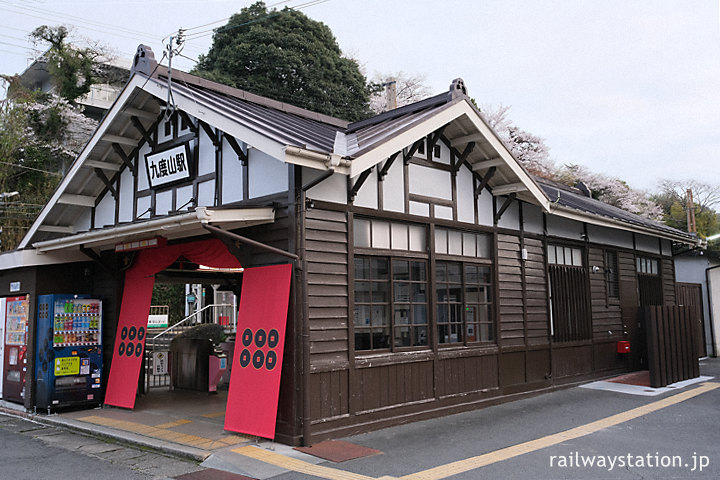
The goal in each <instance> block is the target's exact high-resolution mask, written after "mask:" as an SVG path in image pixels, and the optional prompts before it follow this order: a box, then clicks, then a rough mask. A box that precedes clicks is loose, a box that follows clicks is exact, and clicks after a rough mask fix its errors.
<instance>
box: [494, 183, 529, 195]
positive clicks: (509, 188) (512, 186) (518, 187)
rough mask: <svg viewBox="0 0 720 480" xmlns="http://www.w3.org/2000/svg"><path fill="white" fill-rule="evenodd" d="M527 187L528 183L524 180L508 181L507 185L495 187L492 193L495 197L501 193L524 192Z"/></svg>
mask: <svg viewBox="0 0 720 480" xmlns="http://www.w3.org/2000/svg"><path fill="white" fill-rule="evenodd" d="M527 189H528V188H527V185H525V184H524V183H523V182H517V183H508V184H506V185H499V186H497V187H495V188H493V190H492V194H493V196H494V197H498V196H500V195H507V194H508V193H517V192H524V191H526V190H527Z"/></svg>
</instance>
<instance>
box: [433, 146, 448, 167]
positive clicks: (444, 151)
mask: <svg viewBox="0 0 720 480" xmlns="http://www.w3.org/2000/svg"><path fill="white" fill-rule="evenodd" d="M437 144H438V145H440V158H437V157H435V156H434V155H433V156H432V160H433V162H438V163H444V164H445V165H450V149H449V148H448V147H447V145H445V144H444V143H443V142H440V141H439V142H438V143H437Z"/></svg>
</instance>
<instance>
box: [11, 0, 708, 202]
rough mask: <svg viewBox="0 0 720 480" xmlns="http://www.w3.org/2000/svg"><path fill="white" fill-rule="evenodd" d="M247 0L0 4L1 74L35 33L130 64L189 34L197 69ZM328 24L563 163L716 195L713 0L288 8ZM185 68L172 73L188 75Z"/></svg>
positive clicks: (368, 59)
mask: <svg viewBox="0 0 720 480" xmlns="http://www.w3.org/2000/svg"><path fill="white" fill-rule="evenodd" d="M250 3H252V2H251V1H247V0H241V1H229V0H202V1H200V0H149V1H135V0H94V1H80V0H78V1H66V0H54V1H50V0H22V1H19V0H0V12H2V15H0V73H4V74H12V73H20V72H21V71H22V70H24V68H25V67H26V66H27V64H28V58H29V56H30V48H31V47H32V45H31V43H30V42H29V41H28V40H27V34H28V33H29V32H30V31H31V30H32V29H33V28H35V27H37V26H39V25H42V24H47V25H59V24H65V25H74V26H75V32H76V33H77V34H79V35H82V36H85V37H88V38H91V39H96V40H101V41H103V42H104V43H106V44H107V45H108V46H110V47H113V48H114V49H116V51H117V52H118V54H119V55H120V56H124V57H127V58H130V57H132V55H133V53H134V52H135V48H136V47H137V45H138V44H140V43H145V44H148V45H150V46H151V47H152V48H153V50H154V51H155V52H156V56H157V57H158V58H159V57H160V56H162V51H163V37H166V36H168V35H170V34H172V33H173V32H175V31H177V29H178V28H181V27H182V28H185V29H191V28H193V27H201V26H203V25H205V24H209V23H211V22H215V21H218V20H223V21H222V22H220V23H215V24H212V25H208V26H204V27H201V28H195V29H192V30H189V31H188V33H190V34H196V35H195V36H192V35H191V36H190V37H189V40H188V42H187V46H186V48H185V50H184V52H183V53H184V54H186V55H187V56H189V57H193V58H196V57H197V55H198V54H200V53H204V52H206V51H207V49H208V48H209V46H210V43H211V41H212V33H211V32H207V33H206V34H201V32H203V31H206V30H208V29H211V28H213V27H217V26H221V25H223V24H224V23H225V19H227V18H228V17H229V16H230V15H231V14H233V13H235V12H238V11H239V10H240V9H241V8H242V7H244V6H247V5H249V4H250ZM266 3H267V4H268V5H273V4H275V5H277V6H278V7H279V8H282V7H284V6H286V5H287V6H290V7H297V8H299V9H300V10H301V11H302V12H304V13H305V14H306V15H308V16H309V17H311V18H313V19H315V20H319V21H322V22H324V23H325V24H327V25H328V26H329V27H330V28H331V29H332V31H333V32H334V34H335V36H336V38H337V39H338V43H339V44H340V47H341V48H342V49H343V51H344V52H346V53H347V54H349V55H350V56H352V57H353V58H355V59H357V60H359V61H360V62H361V63H362V64H363V67H364V68H365V71H366V74H367V75H368V76H369V77H372V76H373V75H375V74H376V73H379V74H389V73H393V72H398V71H403V72H405V73H407V74H410V75H424V76H425V79H426V84H427V85H428V86H429V87H430V88H431V90H432V91H433V92H434V93H440V92H442V91H445V90H446V89H447V88H448V86H449V85H450V83H451V81H452V80H453V79H454V78H456V77H462V78H463V79H464V80H465V84H466V86H467V87H468V93H469V94H470V96H471V97H474V98H475V99H476V101H477V102H478V103H479V104H492V105H500V104H502V105H506V106H508V105H509V106H511V109H510V112H509V115H510V117H511V119H512V120H513V122H514V123H515V124H516V125H518V126H519V127H520V128H522V129H524V130H527V131H529V132H531V133H534V134H536V135H539V136H541V137H543V138H544V139H545V141H546V143H547V144H548V146H549V147H550V155H551V157H552V158H553V159H554V160H555V162H556V163H558V164H565V163H579V164H583V165H587V166H588V167H589V168H590V169H591V170H593V171H596V172H599V173H605V174H607V175H611V176H616V177H619V178H622V179H624V180H626V181H627V182H628V183H629V184H630V185H631V186H633V187H636V188H641V189H646V190H655V189H656V187H657V183H658V182H659V181H660V180H661V179H665V178H672V179H696V180H701V181H705V182H708V183H711V184H717V185H720V20H719V19H720V14H719V13H718V0H675V1H664V0H662V1H661V0H642V1H641V0H635V1H633V0H623V1H616V0H602V1H598V0H594V1H583V0H558V1H551V0H474V1H472V0H468V1H459V0H458V1H452V0H445V1H441V0H434V1H428V0H315V1H311V0H294V1H289V2H274V1H272V0H268V1H267V2H266ZM192 65H193V63H192V62H191V61H190V60H184V59H180V61H179V62H178V63H177V66H178V67H179V68H181V69H183V70H189V69H190V68H192Z"/></svg>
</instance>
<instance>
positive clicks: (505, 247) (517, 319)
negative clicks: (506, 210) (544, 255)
mask: <svg viewBox="0 0 720 480" xmlns="http://www.w3.org/2000/svg"><path fill="white" fill-rule="evenodd" d="M520 248H521V247H520V237H517V236H514V235H504V234H501V235H498V236H497V256H498V265H497V270H498V296H499V298H498V313H499V319H500V322H499V324H500V335H499V342H498V343H499V344H500V345H502V346H523V345H525V308H524V291H523V284H524V282H523V272H522V262H521V260H520Z"/></svg>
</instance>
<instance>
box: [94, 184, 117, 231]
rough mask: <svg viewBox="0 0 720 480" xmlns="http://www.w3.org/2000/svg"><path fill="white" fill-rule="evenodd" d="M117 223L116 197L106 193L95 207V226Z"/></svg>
mask: <svg viewBox="0 0 720 480" xmlns="http://www.w3.org/2000/svg"><path fill="white" fill-rule="evenodd" d="M108 225H115V199H114V198H113V196H112V195H110V192H108V193H106V194H105V196H104V197H103V199H102V200H100V203H98V205H97V207H95V228H100V227H105V226H108Z"/></svg>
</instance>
